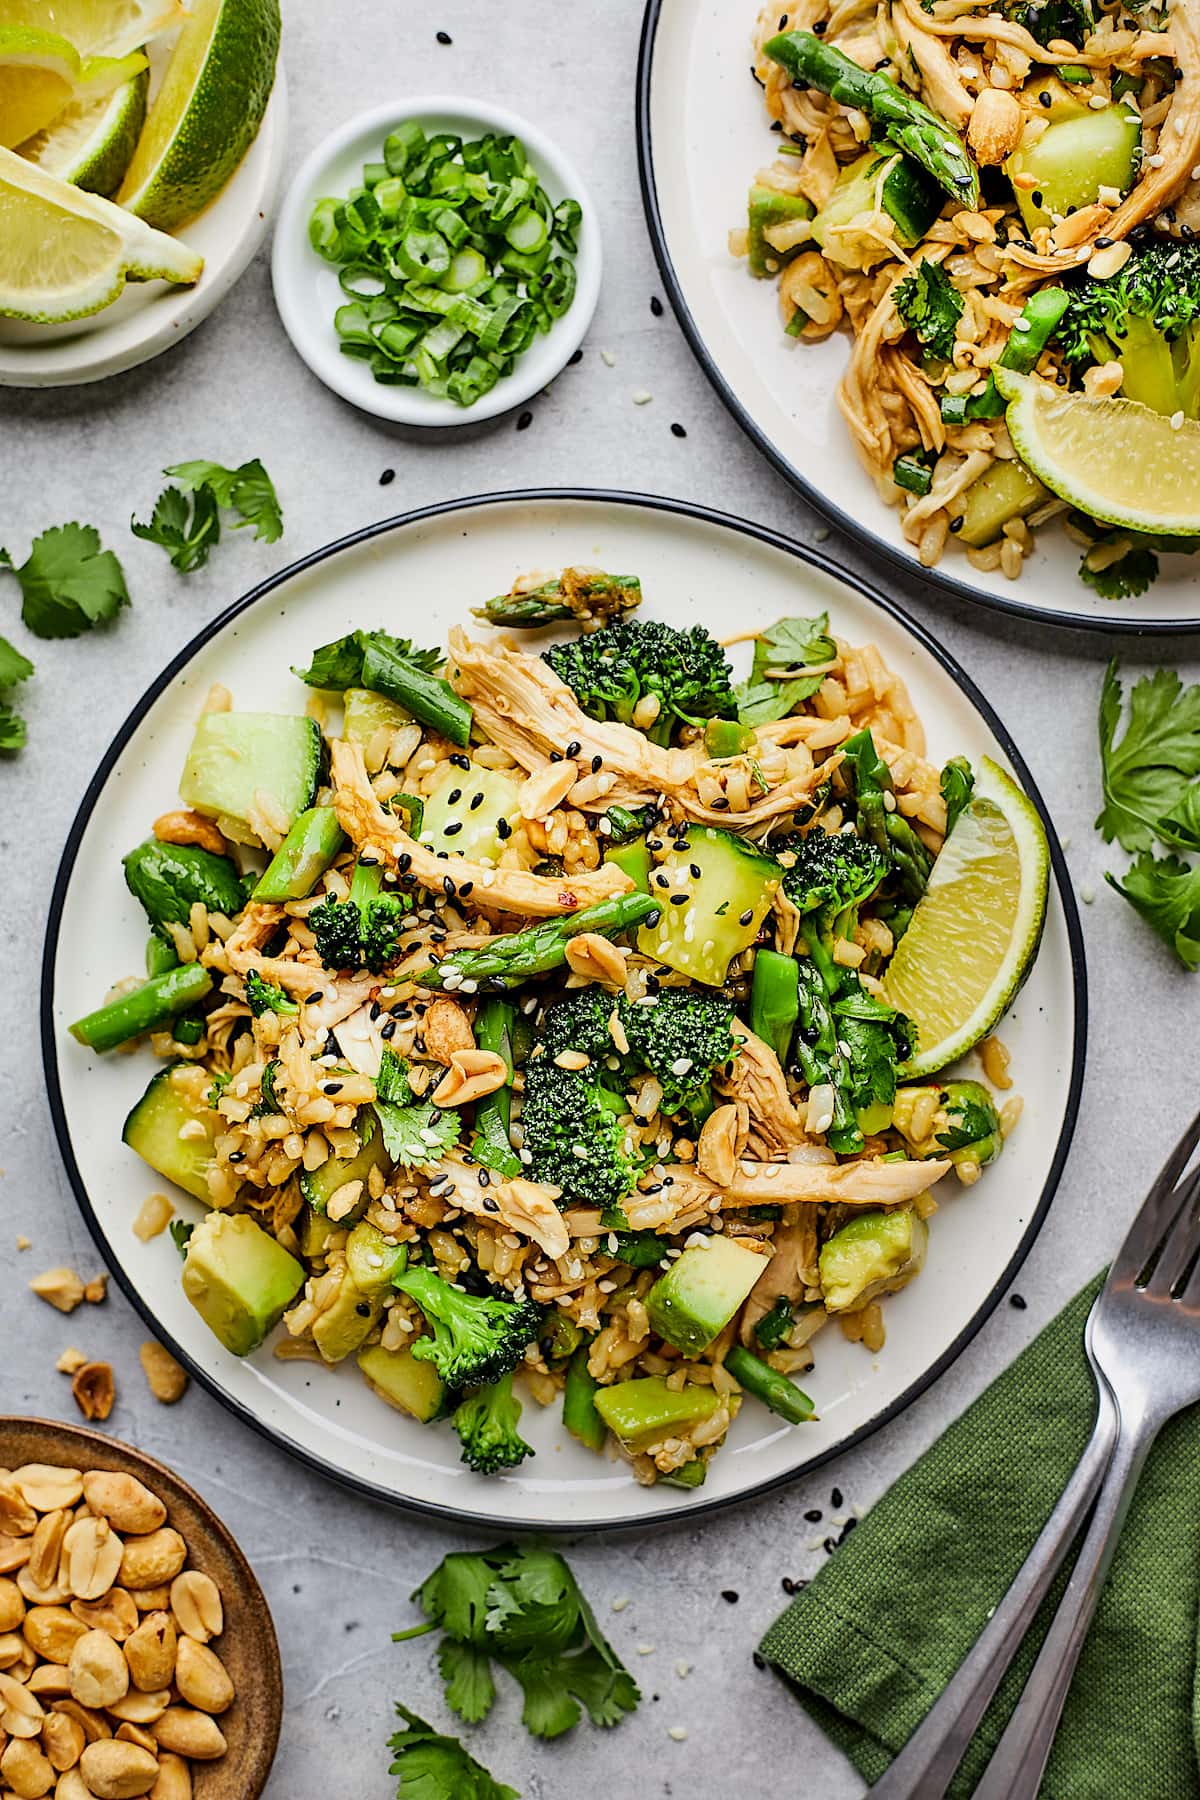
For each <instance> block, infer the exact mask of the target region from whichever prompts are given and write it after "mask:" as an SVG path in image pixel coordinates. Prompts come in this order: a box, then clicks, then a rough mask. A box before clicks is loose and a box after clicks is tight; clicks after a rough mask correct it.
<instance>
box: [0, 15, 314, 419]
mask: <svg viewBox="0 0 1200 1800" xmlns="http://www.w3.org/2000/svg"><path fill="white" fill-rule="evenodd" d="M30 3H31V0H13V5H14V6H19V7H20V8H23V9H25V10H27V9H28V6H29V5H30ZM90 10H92V9H91V8H90V7H88V6H87V5H86V4H84V3H83V0H48V3H47V5H46V6H45V8H44V12H45V19H44V23H45V24H46V25H47V26H48V27H53V26H55V25H56V24H58V25H59V26H60V27H61V30H62V31H63V32H64V33H65V32H66V31H67V30H69V29H72V30H76V31H78V29H79V27H80V19H79V17H78V16H77V15H81V14H86V13H88V12H89V11H90ZM139 10H140V12H141V13H144V12H145V7H144V5H142V4H141V0H128V3H127V4H123V0H114V4H113V5H112V7H111V8H109V9H108V11H109V12H110V13H111V14H112V15H113V16H115V17H116V19H117V21H118V23H119V21H120V17H121V15H122V13H123V11H124V12H127V13H130V14H137V13H139ZM3 13H4V8H3V6H0V22H2V16H3ZM60 14H61V15H62V16H61V18H60V17H59V15H60ZM134 23H135V24H136V20H135V21H134ZM135 35H136V33H135ZM122 47H123V46H122ZM148 50H149V58H150V95H151V99H152V100H153V98H154V96H155V94H156V92H157V90H158V87H159V85H160V84H161V82H162V79H163V76H164V72H165V69H166V66H167V63H168V60H169V56H170V50H171V40H170V39H165V40H164V39H162V38H158V39H155V40H153V41H152V42H151V44H150V45H149V47H148ZM143 105H144V95H139V93H138V91H137V84H135V83H133V82H130V83H127V84H125V85H123V86H122V87H119V88H117V89H115V90H114V91H113V92H112V93H111V94H109V95H107V96H105V97H104V98H103V99H102V100H100V101H98V102H97V103H96V105H95V106H94V107H88V108H87V109H86V110H85V109H84V108H83V107H82V106H81V107H80V108H79V109H78V110H77V111H74V110H73V116H72V118H71V119H70V120H69V121H68V122H67V124H66V126H65V128H63V129H62V130H60V131H59V132H58V133H57V135H56V136H55V137H54V138H53V140H52V141H51V142H50V143H49V144H44V145H43V148H42V150H41V152H40V156H39V161H38V163H37V165H36V167H37V168H38V169H40V171H41V172H42V173H43V174H44V175H46V176H47V177H49V178H51V179H53V180H57V179H61V180H64V181H69V180H73V179H77V178H80V177H81V176H84V175H87V174H90V175H91V177H92V178H93V179H97V170H99V171H100V174H101V176H102V175H103V172H104V171H105V170H106V169H108V168H109V167H110V164H111V165H112V166H116V167H120V168H124V166H125V164H126V163H127V162H128V153H129V151H130V149H131V148H132V143H133V142H135V141H136V136H137V131H138V129H139V128H140V120H141V114H142V107H143ZM35 141H36V140H35ZM286 147H287V93H286V88H285V85H284V79H283V74H282V70H279V71H277V73H276V80H275V86H274V89H273V92H272V95H271V99H270V102H269V104H268V106H267V109H266V113H265V115H264V117H263V119H262V123H261V126H260V128H259V130H258V133H257V136H256V137H255V139H254V141H253V143H252V144H251V145H250V148H249V150H248V151H247V153H246V155H245V156H244V158H243V159H242V161H241V162H240V164H239V165H238V167H237V168H236V170H235V171H234V173H233V174H232V176H231V178H230V179H229V180H228V181H227V182H226V183H225V185H224V186H223V187H222V188H221V190H220V192H219V193H218V194H217V196H216V198H215V199H214V200H213V201H211V203H210V204H208V205H207V206H206V207H204V209H203V210H202V211H201V212H200V213H199V214H198V215H197V216H196V217H195V218H193V219H191V220H190V222H189V223H187V224H186V225H185V226H183V227H182V229H181V230H180V231H179V233H178V235H177V237H176V238H174V239H173V240H172V241H173V243H174V245H175V247H176V256H177V260H173V261H171V260H170V259H164V258H162V257H161V256H160V257H156V256H155V254H154V244H153V243H152V242H147V241H146V240H148V239H149V238H150V237H152V234H149V233H148V232H146V231H144V230H143V231H142V232H141V233H140V234H139V233H138V232H137V231H136V229H134V228H136V227H137V221H136V220H133V221H132V227H131V231H130V239H131V241H130V242H129V244H128V245H127V246H126V256H125V261H126V262H127V264H128V266H129V267H130V269H131V272H132V271H141V270H142V269H145V270H146V271H147V272H150V271H155V270H157V269H158V268H159V267H163V268H166V267H167V266H168V261H169V266H170V267H172V268H173V269H174V271H175V274H176V276H177V278H178V277H182V276H186V275H187V274H188V273H190V271H189V269H188V268H187V267H186V265H187V263H188V260H189V257H191V256H194V257H199V258H202V259H203V269H202V272H201V274H200V276H199V279H198V280H197V281H195V282H194V284H192V285H176V284H175V283H174V282H168V281H164V280H155V279H131V280H130V281H129V284H128V285H127V286H125V288H124V291H123V292H120V293H119V295H118V297H117V298H116V299H115V300H113V301H112V302H111V304H109V305H105V306H103V308H102V310H100V311H96V312H92V313H89V314H87V315H86V316H83V317H79V318H74V319H65V320H64V321H63V322H59V323H34V322H31V321H26V320H24V319H17V318H11V317H0V387H28V388H47V387H70V386H76V385H79V384H82V383H85V382H91V381H99V380H102V379H103V378H104V377H106V376H109V375H116V374H120V373H121V372H122V371H123V370H125V369H130V368H134V367H136V366H137V364H139V363H143V362H147V361H149V360H150V358H152V357H155V356H158V355H160V354H161V353H162V352H163V351H164V350H169V349H170V348H171V346H172V345H173V344H177V343H179V342H180V341H181V339H182V338H184V337H186V336H187V334H188V333H189V332H190V331H193V330H194V329H195V327H196V326H197V325H199V324H200V322H201V321H202V320H203V319H205V318H207V317H208V315H209V313H211V312H212V311H213V309H214V307H216V306H217V305H219V304H220V302H221V301H222V300H223V299H224V297H225V295H226V294H227V293H228V292H229V290H230V289H231V288H232V287H233V285H234V283H235V282H236V281H237V280H238V278H239V277H240V276H241V275H242V274H243V273H244V271H245V270H246V268H247V267H248V265H249V263H250V261H251V259H252V258H253V256H254V254H255V252H256V251H257V250H258V248H259V246H260V244H261V243H262V241H263V238H264V237H265V235H266V233H267V230H268V228H269V225H270V220H271V215H272V212H273V210H274V207H275V203H276V201H277V199H278V195H279V188H280V184H281V180H282V176H283V165H284V155H285V151H286ZM81 204H82V210H83V211H84V212H88V211H92V212H95V213H96V214H97V216H99V215H101V214H102V213H103V211H104V208H103V205H101V206H100V207H98V208H97V207H94V206H92V207H89V203H88V201H87V199H86V198H85V199H84V200H83V202H82V203H81ZM127 217H131V215H127ZM110 222H111V215H110ZM56 229H59V230H61V229H67V230H69V229H70V221H69V218H67V217H60V218H59V220H58V221H57V223H56ZM139 237H140V239H141V240H142V241H139ZM158 248H159V250H162V249H164V248H165V246H163V245H162V243H161V240H158ZM116 279H117V277H116V276H115V275H114V276H113V277H111V279H110V280H106V279H103V278H102V279H100V280H99V281H98V285H97V288H96V290H95V299H96V300H99V299H102V298H103V295H104V292H106V291H108V289H109V287H110V286H111V284H112V281H115V280H116ZM88 298H89V297H88V296H87V295H86V294H85V295H82V296H81V298H80V308H79V309H80V310H82V307H83V305H85V304H86V303H87V301H88ZM64 310H65V308H64Z"/></svg>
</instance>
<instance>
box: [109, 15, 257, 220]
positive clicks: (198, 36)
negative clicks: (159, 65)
mask: <svg viewBox="0 0 1200 1800" xmlns="http://www.w3.org/2000/svg"><path fill="white" fill-rule="evenodd" d="M278 54H279V0H196V3H195V5H194V6H193V8H192V10H191V12H190V14H189V15H188V22H187V24H186V25H185V26H184V27H183V30H182V31H181V32H180V34H179V41H178V42H177V44H176V45H175V49H174V51H173V52H172V55H171V60H170V62H169V63H168V64H167V71H166V74H165V75H164V76H163V82H162V86H161V88H160V89H159V91H158V95H157V97H156V99H155V101H154V105H153V106H152V107H151V108H150V117H149V118H148V119H147V121H146V129H145V131H144V132H143V133H142V139H141V142H140V143H139V145H138V147H137V153H136V155H135V156H134V159H133V162H132V164H131V165H130V168H129V170H128V173H127V174H126V176H125V180H124V182H123V183H122V185H121V191H120V193H119V195H118V196H117V198H118V199H119V201H120V203H121V205H122V206H127V207H128V208H129V210H130V212H134V213H136V214H137V216H138V218H139V219H145V220H146V222H147V223H148V224H150V225H157V226H158V227H159V228H160V230H163V231H170V230H172V229H173V228H174V227H175V226H176V225H181V224H183V223H184V222H185V221H186V220H188V219H191V218H194V217H195V215H196V214H197V213H198V212H200V211H201V210H202V209H203V208H204V207H206V206H207V205H208V203H209V201H210V200H214V199H215V198H216V196H217V195H218V194H219V193H220V191H221V189H222V188H223V187H224V186H225V183H226V182H227V181H228V180H229V178H230V176H231V175H232V174H233V172H234V170H235V169H236V168H237V166H238V164H239V163H240V162H241V160H242V158H243V157H244V156H245V154H246V152H247V150H248V149H249V148H250V146H251V144H252V143H253V142H254V139H255V138H256V137H257V135H258V128H259V125H260V124H261V123H262V116H263V114H264V112H265V111H266V110H267V101H268V100H269V99H270V97H271V88H272V86H273V85H274V81H275V61H276V58H277V56H278Z"/></svg>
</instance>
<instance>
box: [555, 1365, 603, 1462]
mask: <svg viewBox="0 0 1200 1800" xmlns="http://www.w3.org/2000/svg"><path fill="white" fill-rule="evenodd" d="M589 1341H590V1340H589ZM587 1365H588V1346H587V1344H580V1346H579V1348H578V1350H576V1352H575V1354H574V1355H573V1356H572V1358H571V1360H570V1362H569V1363H568V1364H567V1383H566V1386H565V1388H564V1389H563V1424H564V1425H565V1426H566V1428H567V1430H568V1431H569V1432H570V1433H571V1435H572V1436H573V1437H577V1438H578V1439H579V1441H580V1443H583V1444H586V1445H587V1447H588V1449H589V1450H603V1448H604V1445H605V1442H606V1440H607V1438H608V1426H607V1425H606V1424H605V1423H604V1420H603V1419H602V1418H601V1417H600V1414H599V1413H598V1412H597V1411H596V1388H597V1386H598V1383H597V1382H596V1381H595V1379H594V1378H593V1377H592V1376H591V1375H589V1373H588V1366H587Z"/></svg>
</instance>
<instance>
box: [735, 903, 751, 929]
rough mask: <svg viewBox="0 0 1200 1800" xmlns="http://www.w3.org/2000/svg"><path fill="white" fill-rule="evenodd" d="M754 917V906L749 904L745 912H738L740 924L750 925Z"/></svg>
mask: <svg viewBox="0 0 1200 1800" xmlns="http://www.w3.org/2000/svg"><path fill="white" fill-rule="evenodd" d="M753 917H754V908H753V907H750V906H748V907H747V908H746V910H745V912H744V913H739V914H738V924H739V925H748V924H749V923H750V921H751V919H752V918H753Z"/></svg>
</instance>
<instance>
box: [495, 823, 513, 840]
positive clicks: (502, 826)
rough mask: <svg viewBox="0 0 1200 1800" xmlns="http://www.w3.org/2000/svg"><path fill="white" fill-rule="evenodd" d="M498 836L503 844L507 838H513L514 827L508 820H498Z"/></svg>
mask: <svg viewBox="0 0 1200 1800" xmlns="http://www.w3.org/2000/svg"><path fill="white" fill-rule="evenodd" d="M496 836H497V837H498V838H499V839H500V840H501V842H503V840H504V839H505V838H510V837H511V836H512V826H511V825H510V824H509V822H508V820H507V819H497V820H496Z"/></svg>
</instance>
